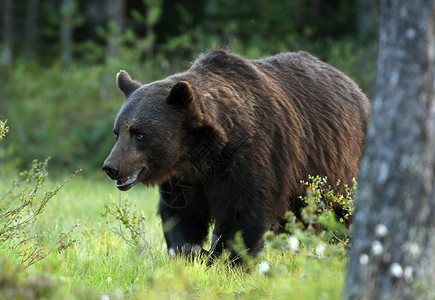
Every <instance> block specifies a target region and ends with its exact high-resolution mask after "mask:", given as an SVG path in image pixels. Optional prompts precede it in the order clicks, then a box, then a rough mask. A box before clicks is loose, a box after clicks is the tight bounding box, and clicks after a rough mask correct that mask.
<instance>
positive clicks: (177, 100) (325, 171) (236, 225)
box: [103, 50, 370, 256]
mask: <svg viewBox="0 0 435 300" xmlns="http://www.w3.org/2000/svg"><path fill="white" fill-rule="evenodd" d="M117 84H118V87H119V88H120V89H121V90H122V91H123V92H124V94H125V97H126V102H125V104H124V105H123V107H122V108H121V110H120V112H119V114H118V116H117V118H116V121H115V126H114V133H115V136H116V140H117V142H116V144H115V146H114V147H113V149H112V152H111V154H110V156H109V157H108V158H107V160H106V161H105V163H104V167H103V169H104V170H105V171H106V172H107V174H108V175H109V176H110V177H111V178H112V179H115V180H117V186H118V188H119V189H121V190H127V189H129V188H131V187H132V186H133V185H134V184H136V183H137V182H143V183H145V184H158V185H159V190H160V203H159V213H160V215H161V217H162V221H163V227H164V235H165V239H166V242H167V246H168V251H169V253H170V254H171V255H175V254H176V253H192V252H194V253H196V252H198V251H199V252H201V251H204V250H202V245H203V243H204V241H205V239H206V237H207V235H208V232H209V227H210V225H211V223H212V222H214V224H215V227H214V231H213V241H212V242H213V253H215V254H216V255H219V254H220V253H221V252H222V250H223V249H224V248H230V246H229V245H230V244H231V240H233V239H234V237H235V234H236V233H237V232H239V231H240V232H241V234H242V237H243V240H244V243H245V245H246V247H247V249H248V250H249V252H250V253H251V254H256V253H258V252H259V251H260V250H261V249H262V248H263V245H264V240H263V235H264V233H265V232H266V231H268V230H270V229H271V228H272V227H273V226H274V225H275V224H277V223H280V222H282V221H283V218H284V215H285V213H286V212H287V211H289V210H291V211H293V212H294V213H295V214H296V215H297V216H299V212H300V209H301V208H302V207H303V206H304V203H303V201H302V200H301V199H300V198H299V196H301V195H304V194H305V187H304V186H303V185H302V184H301V183H300V181H301V180H307V178H308V175H320V176H322V177H325V176H327V177H328V181H329V182H337V181H338V180H341V182H342V184H341V185H340V186H339V187H338V188H337V189H338V190H337V192H343V190H342V189H343V186H344V184H351V183H352V178H354V177H357V175H358V165H359V162H360V158H361V154H362V151H363V146H364V140H365V133H366V128H367V123H368V121H369V111H370V104H369V101H368V99H367V98H366V96H365V95H364V94H363V93H362V92H361V90H360V89H359V88H358V86H357V85H356V84H355V83H354V82H353V81H352V80H351V79H349V78H348V77H347V76H346V75H344V74H343V73H341V72H340V71H338V70H336V69H335V68H333V67H331V66H330V65H328V64H326V63H323V62H321V61H320V60H318V59H317V58H315V57H313V56H311V55H310V54H308V53H306V52H298V53H285V54H279V55H276V56H273V57H268V58H264V59H259V60H248V59H245V58H242V57H240V56H238V55H236V54H233V53H229V52H227V51H223V50H213V51H211V52H209V53H208V54H205V55H202V56H200V57H199V58H198V59H197V60H196V61H195V62H194V63H193V65H192V66H191V68H190V69H189V70H187V71H186V72H183V73H179V74H175V75H173V76H170V77H168V78H166V79H164V80H161V81H156V82H153V83H150V84H145V85H142V84H141V83H139V82H137V81H133V80H131V78H130V76H129V75H128V74H127V73H126V72H125V71H121V72H120V73H118V76H117ZM334 209H335V211H336V213H337V215H339V216H340V214H342V210H341V207H339V206H335V207H334ZM230 250H231V249H230ZM232 255H233V256H234V255H235V254H234V253H232Z"/></svg>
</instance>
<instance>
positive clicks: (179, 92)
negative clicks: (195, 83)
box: [166, 81, 193, 108]
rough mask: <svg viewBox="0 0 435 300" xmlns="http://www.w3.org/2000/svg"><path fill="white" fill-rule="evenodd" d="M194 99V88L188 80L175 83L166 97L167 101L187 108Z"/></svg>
mask: <svg viewBox="0 0 435 300" xmlns="http://www.w3.org/2000/svg"><path fill="white" fill-rule="evenodd" d="M192 101H193V90H192V87H191V86H190V84H189V83H188V82H187V81H180V82H178V83H177V84H175V85H174V86H173V87H172V88H171V91H170V92H169V96H168V98H167V99H166V103H168V104H169V105H173V106H175V107H179V108H187V107H188V106H189V104H190V103H191V102H192Z"/></svg>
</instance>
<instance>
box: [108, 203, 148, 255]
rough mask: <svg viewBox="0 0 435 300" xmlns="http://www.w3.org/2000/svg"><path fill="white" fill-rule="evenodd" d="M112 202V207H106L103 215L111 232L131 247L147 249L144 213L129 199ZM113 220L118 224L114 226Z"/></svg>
mask: <svg viewBox="0 0 435 300" xmlns="http://www.w3.org/2000/svg"><path fill="white" fill-rule="evenodd" d="M111 200H112V203H111V205H104V213H102V216H103V217H104V218H105V220H106V224H107V226H108V228H109V230H110V231H112V232H114V233H116V234H118V235H119V236H121V237H122V238H123V239H124V240H125V241H126V242H127V244H129V245H130V246H135V247H138V248H139V249H140V250H145V249H147V248H148V242H147V240H146V239H145V216H144V214H143V212H139V211H138V210H137V207H136V204H133V203H132V202H131V201H130V200H129V199H124V200H123V201H122V202H119V203H117V201H116V200H115V199H113V197H111ZM111 219H112V220H113V219H115V220H116V221H117V224H116V225H114V226H112V225H111V224H112V220H111Z"/></svg>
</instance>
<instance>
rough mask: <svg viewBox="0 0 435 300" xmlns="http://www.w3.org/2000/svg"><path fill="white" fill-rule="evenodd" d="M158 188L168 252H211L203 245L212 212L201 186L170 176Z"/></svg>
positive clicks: (170, 253)
mask: <svg viewBox="0 0 435 300" xmlns="http://www.w3.org/2000/svg"><path fill="white" fill-rule="evenodd" d="M159 190H160V202H159V213H160V216H161V218H162V224H163V232H164V236H165V240H166V244H167V246H168V253H169V255H170V256H171V257H174V256H175V255H177V254H183V255H186V256H188V255H191V254H193V255H198V254H206V253H208V252H207V251H205V250H204V249H202V244H203V242H204V240H205V238H206V237H207V235H208V227H209V224H210V213H209V209H208V207H207V204H206V201H204V197H203V192H202V189H201V188H200V187H198V186H196V187H195V186H192V185H189V184H187V183H185V182H183V181H182V180H180V179H175V178H171V179H170V180H168V181H166V182H164V183H162V184H161V185H160V187H159Z"/></svg>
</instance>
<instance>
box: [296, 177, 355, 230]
mask: <svg viewBox="0 0 435 300" xmlns="http://www.w3.org/2000/svg"><path fill="white" fill-rule="evenodd" d="M308 179H309V181H307V182H305V181H301V183H302V184H303V185H305V186H306V187H307V189H306V190H307V194H306V195H305V196H300V199H302V200H304V202H305V203H306V204H307V205H308V206H311V207H313V208H315V210H316V212H317V213H318V214H322V213H324V212H327V211H332V210H333V207H334V206H340V207H341V208H342V209H343V210H344V211H345V212H346V213H345V214H344V215H343V217H341V218H340V219H339V221H340V223H342V224H347V223H349V222H350V221H351V219H352V215H353V211H354V202H353V198H354V196H355V192H356V189H357V187H358V184H357V182H356V180H355V178H353V180H352V187H349V185H347V184H345V185H344V189H345V193H344V194H343V195H342V194H339V193H336V192H334V189H332V188H331V186H330V185H328V183H327V177H320V176H308ZM340 184H341V183H340V181H338V182H337V183H336V187H338V186H339V185H340Z"/></svg>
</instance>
